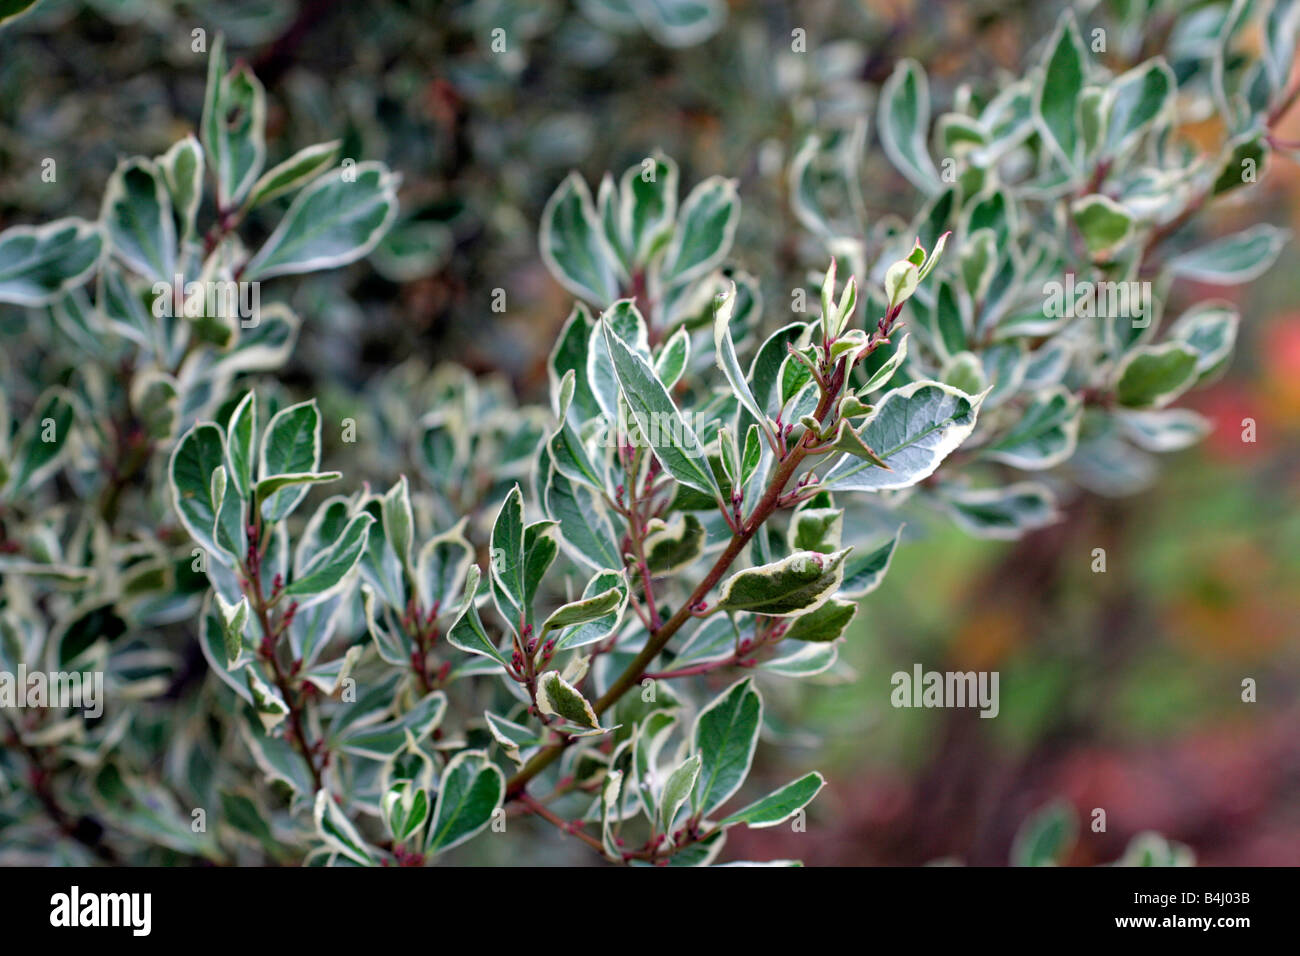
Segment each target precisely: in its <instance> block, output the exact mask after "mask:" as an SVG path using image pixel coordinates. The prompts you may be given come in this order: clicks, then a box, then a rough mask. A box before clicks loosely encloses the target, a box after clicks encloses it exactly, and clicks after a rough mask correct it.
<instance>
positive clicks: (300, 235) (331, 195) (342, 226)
mask: <svg viewBox="0 0 1300 956" xmlns="http://www.w3.org/2000/svg"><path fill="white" fill-rule="evenodd" d="M398 180H399V177H398V176H396V175H395V174H393V173H391V172H389V170H388V167H387V166H385V165H384V164H383V163H376V162H365V163H358V164H357V165H356V166H355V167H347V166H344V167H343V168H340V169H336V170H333V171H332V172H329V173H326V174H325V175H324V176H321V177H320V178H319V179H317V180H316V181H315V182H313V183H312V184H311V185H309V186H308V187H307V188H306V189H304V190H303V191H302V192H300V193H299V194H298V195H297V196H295V197H294V200H293V203H292V204H291V205H290V206H289V209H288V211H287V212H285V214H284V218H283V219H281V220H280V223H279V225H277V226H276V227H275V231H274V232H272V233H271V235H270V236H268V237H267V240H266V242H264V243H263V244H262V248H260V249H259V250H257V253H256V254H255V255H254V256H253V257H252V258H251V259H249V260H248V265H246V266H245V267H244V273H243V278H244V280H245V281H250V282H251V281H253V280H255V279H269V278H271V277H272V276H284V275H296V274H298V273H301V272H320V271H322V270H325V269H337V268H338V267H339V266H344V265H347V264H348V263H349V262H355V261H356V260H358V259H360V258H361V257H362V256H364V255H366V254H368V253H369V252H370V250H372V249H374V248H375V246H377V245H378V244H379V241H380V240H381V239H383V237H384V235H385V234H386V233H387V232H388V230H389V228H390V227H391V226H392V224H393V220H395V219H396V218H397V184H398Z"/></svg>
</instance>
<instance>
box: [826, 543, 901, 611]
mask: <svg viewBox="0 0 1300 956" xmlns="http://www.w3.org/2000/svg"><path fill="white" fill-rule="evenodd" d="M902 534H903V528H902V526H901V525H900V526H899V529H898V531H896V532H895V533H894V536H893V537H892V538H891V539H890V540H889V541H887V542H886V543H885V544H884V545H882V546H881V547H879V548H876V549H875V550H873V551H855V552H854V553H853V554H851V555H849V559H848V560H847V561H845V562H844V583H843V584H841V585H840V589H839V591H838V592H837V593H838V594H839V596H840V597H846V598H862V597H866V596H867V595H868V594H870V593H871V592H872V591H874V590H875V589H876V588H878V587H880V583H881V582H882V581H883V580H884V579H885V575H886V574H887V573H888V572H889V564H890V561H892V560H893V557H894V550H895V549H896V548H897V547H898V541H899V539H900V538H901V537H902Z"/></svg>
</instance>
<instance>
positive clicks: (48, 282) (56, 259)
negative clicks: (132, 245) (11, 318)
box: [0, 219, 104, 306]
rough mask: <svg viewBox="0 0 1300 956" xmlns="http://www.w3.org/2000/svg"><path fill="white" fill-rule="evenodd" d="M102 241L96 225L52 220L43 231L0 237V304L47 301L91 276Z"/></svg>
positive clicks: (24, 229) (22, 229)
mask: <svg viewBox="0 0 1300 956" xmlns="http://www.w3.org/2000/svg"><path fill="white" fill-rule="evenodd" d="M103 248H104V236H103V233H102V232H101V231H100V228H99V224H98V223H93V222H86V221H85V220H84V219H58V220H55V221H54V222H51V223H47V224H46V225H44V226H14V227H13V228H12V229H6V230H5V231H4V232H0V302H9V303H12V304H13V305H25V306H37V305H45V304H47V303H50V302H53V301H55V300H56V299H59V298H60V297H62V296H63V294H64V293H65V292H67V291H68V290H69V289H74V288H76V287H77V286H79V285H81V284H82V283H84V282H85V281H86V280H87V279H89V278H90V277H91V275H93V274H94V272H95V267H96V265H98V263H99V256H100V253H101V252H102V251H103Z"/></svg>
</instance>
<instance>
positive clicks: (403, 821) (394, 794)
mask: <svg viewBox="0 0 1300 956" xmlns="http://www.w3.org/2000/svg"><path fill="white" fill-rule="evenodd" d="M380 809H381V810H382V811H383V814H384V822H385V823H387V824H388V832H389V833H391V834H392V836H393V841H394V842H396V843H404V842H406V841H407V840H409V839H410V838H411V837H412V836H413V835H415V834H416V833H417V832H419V830H420V827H422V826H424V821H425V820H427V819H428V818H429V794H428V793H427V792H426V791H425V790H424V788H423V787H418V786H416V785H414V784H413V783H412V782H411V781H409V780H400V781H398V782H397V783H396V784H395V785H394V786H393V788H392V789H391V790H389V791H388V792H387V793H386V794H384V798H383V800H382V801H381V802H380Z"/></svg>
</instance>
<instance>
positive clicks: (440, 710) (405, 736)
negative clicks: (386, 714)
mask: <svg viewBox="0 0 1300 956" xmlns="http://www.w3.org/2000/svg"><path fill="white" fill-rule="evenodd" d="M358 706H361V705H360V704H358ZM446 712H447V695H446V694H444V693H443V692H442V691H437V690H436V691H434V692H433V693H431V694H426V695H425V696H424V697H423V698H421V699H420V700H419V702H418V703H417V704H416V705H415V706H414V707H412V708H411V709H410V710H408V711H406V713H404V714H402V715H401V716H400V717H398V718H397V719H396V720H389V721H385V722H384V723H382V724H365V725H363V726H360V727H357V726H356V725H352V726H351V727H349V728H347V730H346V732H345V733H343V734H342V735H341V736H340V737H339V739H338V741H337V746H338V747H339V749H341V750H343V751H345V752H347V753H350V754H355V755H356V756H358V757H366V758H369V759H371V760H391V759H392V758H393V756H394V755H395V754H397V753H398V752H399V751H401V750H403V749H404V748H406V747H414V746H418V745H419V744H421V743H423V742H424V741H425V740H426V739H428V737H429V735H430V734H432V733H433V731H434V729H435V728H436V727H438V726H439V725H440V724H441V723H442V718H443V715H444V714H445V713H446Z"/></svg>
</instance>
